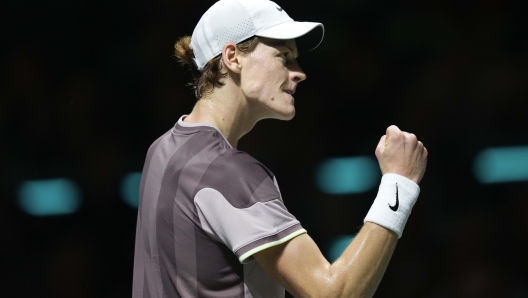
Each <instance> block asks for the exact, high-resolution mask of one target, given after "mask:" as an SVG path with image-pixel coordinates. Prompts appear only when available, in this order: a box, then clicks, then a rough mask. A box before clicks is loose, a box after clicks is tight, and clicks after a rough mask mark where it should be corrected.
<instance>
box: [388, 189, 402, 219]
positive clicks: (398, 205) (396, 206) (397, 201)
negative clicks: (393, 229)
mask: <svg viewBox="0 0 528 298" xmlns="http://www.w3.org/2000/svg"><path fill="white" fill-rule="evenodd" d="M398 207H400V200H398V183H396V204H395V205H394V206H391V205H390V204H389V208H391V210H392V211H394V212H396V211H398Z"/></svg>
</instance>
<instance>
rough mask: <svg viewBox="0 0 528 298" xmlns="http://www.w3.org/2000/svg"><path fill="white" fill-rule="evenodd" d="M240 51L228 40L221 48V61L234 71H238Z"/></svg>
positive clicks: (239, 67)
mask: <svg viewBox="0 0 528 298" xmlns="http://www.w3.org/2000/svg"><path fill="white" fill-rule="evenodd" d="M239 58H240V52H239V51H238V50H237V47H236V44H234V43H232V42H230V43H228V44H226V45H225V46H224V47H223V48H222V63H223V64H224V66H225V67H226V68H227V69H228V70H229V71H232V72H234V73H240V70H241V68H242V67H241V64H240V59H239Z"/></svg>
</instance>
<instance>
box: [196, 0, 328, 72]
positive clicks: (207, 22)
mask: <svg viewBox="0 0 528 298" xmlns="http://www.w3.org/2000/svg"><path fill="white" fill-rule="evenodd" d="M316 28H320V30H314V29H316ZM309 32H313V33H311V34H309V35H314V36H313V37H312V36H310V37H312V40H311V43H310V42H308V43H306V44H305V43H303V46H302V47H301V48H300V49H299V50H300V51H307V50H313V49H315V48H316V47H317V46H319V44H320V43H321V41H322V40H323V36H324V26H323V24H321V23H313V22H296V21H294V20H293V19H292V18H290V17H289V16H288V14H287V13H286V12H285V11H284V10H283V9H282V8H281V7H280V6H279V5H277V4H276V3H275V2H272V1H269V0H220V1H217V2H216V3H215V4H214V5H213V6H211V7H210V8H209V9H208V10H207V11H206V12H205V13H204V14H203V16H202V18H201V19H200V21H199V22H198V25H196V28H194V32H193V34H192V37H191V48H192V49H193V52H194V57H195V58H194V62H195V64H196V66H197V67H198V69H202V68H203V67H204V66H205V65H206V64H207V62H208V61H209V60H210V59H212V58H214V57H216V56H218V55H219V54H221V53H222V48H223V47H224V45H226V44H227V43H230V42H233V43H235V44H236V43H239V42H242V41H244V40H246V39H248V38H250V37H252V36H260V37H267V38H273V39H294V38H298V37H301V36H303V35H306V34H307V33H309ZM303 39H304V37H303ZM298 47H300V45H298Z"/></svg>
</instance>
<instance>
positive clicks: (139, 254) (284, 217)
mask: <svg viewBox="0 0 528 298" xmlns="http://www.w3.org/2000/svg"><path fill="white" fill-rule="evenodd" d="M184 117H185V116H184ZM184 117H182V118H180V120H178V123H176V125H175V126H174V128H172V129H171V130H170V131H168V132H167V133H165V134H164V135H163V136H161V137H160V138H159V139H157V140H156V141H155V142H154V143H153V144H152V146H151V147H150V149H149V150H148V153H147V158H146V161H145V166H144V168H143V175H142V179H141V186H140V204H139V210H138V222H137V231H136V246H135V258H134V280H133V290H132V297H133V298H162V297H167V298H172V297H185V298H186V297H230V298H233V297H244V298H248V297H254V298H256V297H266V298H267V297H284V288H282V287H281V286H280V285H279V284H278V283H277V282H276V281H275V280H274V279H273V278H272V277H271V276H269V275H268V274H267V273H266V272H265V271H264V270H263V269H262V267H261V266H260V265H259V264H258V263H257V262H256V261H255V260H254V259H253V257H252V255H253V254H255V253H256V252H259V251H261V250H264V249H266V248H268V247H271V246H274V245H278V244H281V243H284V242H286V241H289V240H290V239H292V238H294V237H296V236H298V235H300V234H302V233H306V231H305V230H304V229H303V228H302V227H301V225H300V223H299V221H298V220H297V219H295V217H294V216H293V215H291V214H290V213H289V212H288V210H287V209H286V207H285V206H284V203H283V201H282V197H281V194H280V191H279V187H278V185H277V180H276V179H275V176H274V175H273V173H271V171H270V170H268V169H267V168H266V167H265V166H264V165H262V164H261V163H260V162H258V161H257V160H255V159H254V158H253V157H251V156H250V155H248V154H247V153H244V152H242V151H239V150H237V149H234V148H232V147H231V145H230V144H229V143H228V142H227V140H226V139H225V138H224V136H223V135H222V133H221V132H220V131H219V130H218V129H217V128H216V127H214V126H212V125H210V124H204V123H187V122H183V120H182V119H184Z"/></svg>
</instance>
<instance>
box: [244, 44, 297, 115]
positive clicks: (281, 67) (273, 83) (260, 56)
mask: <svg viewBox="0 0 528 298" xmlns="http://www.w3.org/2000/svg"><path fill="white" fill-rule="evenodd" d="M297 55H298V54H297V46H296V45H295V41H294V40H272V39H264V38H261V42H260V43H259V44H258V45H257V47H256V48H255V50H254V51H253V52H251V53H250V54H248V55H247V56H244V57H242V61H243V65H242V70H241V76H240V79H241V81H240V85H241V86H240V87H241V89H242V92H244V95H245V96H246V98H248V99H249V104H250V105H251V106H252V108H253V109H252V110H254V111H256V112H257V114H258V117H259V119H264V118H275V119H281V120H290V119H292V118H293V116H294V115H295V107H294V98H293V93H294V92H295V89H296V88H297V84H298V83H299V82H301V81H303V80H305V79H306V75H305V74H304V72H303V71H302V69H301V68H300V67H299V64H298V63H297V60H296V58H297Z"/></svg>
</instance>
